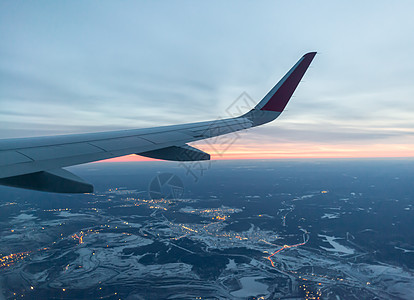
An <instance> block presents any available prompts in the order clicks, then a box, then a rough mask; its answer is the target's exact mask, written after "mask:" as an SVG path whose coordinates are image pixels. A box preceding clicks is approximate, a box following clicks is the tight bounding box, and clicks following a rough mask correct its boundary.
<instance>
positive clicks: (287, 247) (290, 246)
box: [266, 233, 309, 268]
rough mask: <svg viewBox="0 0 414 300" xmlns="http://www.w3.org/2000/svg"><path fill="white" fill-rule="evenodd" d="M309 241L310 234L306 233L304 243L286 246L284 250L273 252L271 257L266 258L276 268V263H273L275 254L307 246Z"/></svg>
mask: <svg viewBox="0 0 414 300" xmlns="http://www.w3.org/2000/svg"><path fill="white" fill-rule="evenodd" d="M308 241H309V234H308V233H304V234H303V243H299V244H295V245H284V246H283V247H282V248H280V249H279V250H277V251H275V252H273V254H272V255H269V256H268V257H266V258H267V259H268V260H269V261H270V263H271V264H272V267H274V268H276V266H275V263H274V262H273V260H272V257H273V256H274V255H275V254H277V253H279V252H280V251H282V250H285V249H289V248H295V247H299V246H302V245H305V244H306V243H307V242H308Z"/></svg>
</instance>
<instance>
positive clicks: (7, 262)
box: [0, 251, 30, 269]
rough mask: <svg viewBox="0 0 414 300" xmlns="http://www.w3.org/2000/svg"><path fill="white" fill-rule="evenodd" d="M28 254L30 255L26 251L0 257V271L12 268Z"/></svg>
mask: <svg viewBox="0 0 414 300" xmlns="http://www.w3.org/2000/svg"><path fill="white" fill-rule="evenodd" d="M29 254H30V251H27V252H19V253H12V254H10V255H6V256H3V257H0V269H2V268H7V267H10V266H12V265H13V264H14V263H15V262H16V261H18V260H21V259H24V258H25V257H26V256H28V255H29Z"/></svg>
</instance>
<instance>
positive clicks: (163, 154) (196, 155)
mask: <svg viewBox="0 0 414 300" xmlns="http://www.w3.org/2000/svg"><path fill="white" fill-rule="evenodd" d="M137 154H138V155H141V156H145V157H150V158H156V159H163V160H173V161H199V160H209V159H210V154H208V153H206V152H204V151H201V150H199V149H197V148H194V147H191V146H189V145H184V146H171V147H166V148H162V149H157V150H153V151H147V152H141V153H137Z"/></svg>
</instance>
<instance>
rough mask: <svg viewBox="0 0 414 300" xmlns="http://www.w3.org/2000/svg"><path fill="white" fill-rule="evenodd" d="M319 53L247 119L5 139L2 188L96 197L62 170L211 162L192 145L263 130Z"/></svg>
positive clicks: (0, 159)
mask: <svg viewBox="0 0 414 300" xmlns="http://www.w3.org/2000/svg"><path fill="white" fill-rule="evenodd" d="M315 55H316V52H310V53H307V54H305V55H304V56H303V57H302V58H301V59H299V61H298V62H297V63H296V64H295V65H294V66H293V67H292V68H291V69H290V70H289V72H287V73H286V75H285V76H284V77H283V78H282V79H281V80H280V81H279V82H278V83H277V84H276V85H275V86H274V87H273V88H272V89H271V90H270V91H269V93H268V94H267V95H266V96H265V97H264V98H263V99H262V100H261V101H260V102H259V103H258V104H257V105H256V106H255V107H254V108H253V109H252V110H250V111H249V112H247V113H246V114H244V115H242V116H239V117H235V118H229V119H223V120H216V121H209V122H198V123H191V124H183V125H173V126H162V127H154V128H146V129H134V130H123V131H112V132H99V133H86V134H73V135H60V136H51V137H37V138H19V139H3V140H0V184H3V185H8V186H13V187H20V188H26V189H32V190H40V191H49V192H57V193H90V192H93V186H92V185H91V184H89V183H86V182H84V181H83V180H82V179H81V178H79V177H77V176H76V175H74V174H72V173H70V172H69V171H67V170H65V169H62V168H64V167H68V166H72V165H78V164H83V163H88V162H93V161H99V160H103V159H108V158H113V157H118V156H124V155H129V154H138V155H142V156H146V157H152V158H158V159H164V160H175V161H196V160H208V159H210V155H209V154H207V153H205V152H203V151H201V150H199V149H196V148H194V147H191V146H189V145H187V143H189V142H194V141H198V140H203V139H208V138H212V137H215V136H220V135H223V134H227V133H231V132H236V131H240V130H244V129H248V128H251V127H255V126H259V125H262V124H265V123H268V122H270V121H273V120H274V119H276V118H277V117H278V116H279V115H280V114H281V113H282V111H283V110H284V108H285V107H286V105H287V103H288V101H289V100H290V98H291V96H292V95H293V93H294V91H295V89H296V87H297V86H298V84H299V82H300V80H301V79H302V77H303V76H304V74H305V72H306V70H307V69H308V67H309V65H310V64H311V62H312V60H313V58H314V57H315Z"/></svg>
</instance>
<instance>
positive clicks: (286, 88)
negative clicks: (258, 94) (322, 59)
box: [255, 52, 316, 113]
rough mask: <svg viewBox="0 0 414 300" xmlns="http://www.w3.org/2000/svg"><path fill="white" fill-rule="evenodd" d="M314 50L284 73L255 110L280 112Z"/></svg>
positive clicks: (304, 70)
mask: <svg viewBox="0 0 414 300" xmlns="http://www.w3.org/2000/svg"><path fill="white" fill-rule="evenodd" d="M315 55H316V52H309V53H306V54H305V55H304V56H302V58H301V59H299V61H298V62H297V63H296V64H295V65H294V66H293V67H292V68H291V69H290V70H289V72H287V73H286V75H285V76H284V77H283V78H282V79H281V80H280V81H279V82H278V83H277V84H276V85H275V86H274V87H273V89H271V90H270V92H269V93H268V94H267V95H266V96H265V97H264V98H263V100H262V101H260V102H259V104H257V106H256V107H255V109H256V110H264V111H274V112H279V113H280V112H282V111H283V109H284V108H285V106H286V104H287V103H288V102H289V100H290V98H291V97H292V95H293V92H294V91H295V89H296V87H297V86H298V84H299V82H300V81H301V79H302V77H303V75H305V72H306V70H307V69H308V67H309V65H310V64H311V62H312V60H313V58H314V57H315Z"/></svg>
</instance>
